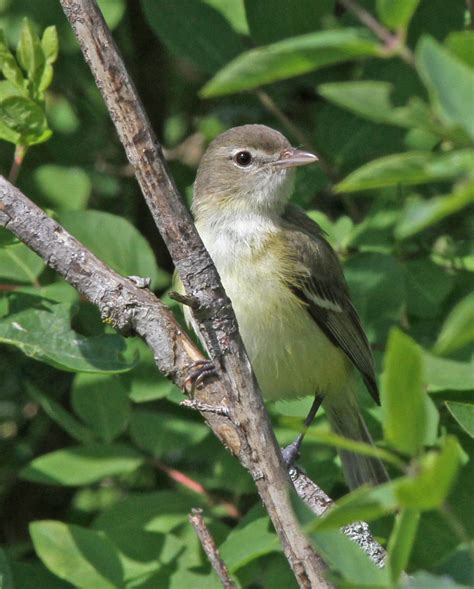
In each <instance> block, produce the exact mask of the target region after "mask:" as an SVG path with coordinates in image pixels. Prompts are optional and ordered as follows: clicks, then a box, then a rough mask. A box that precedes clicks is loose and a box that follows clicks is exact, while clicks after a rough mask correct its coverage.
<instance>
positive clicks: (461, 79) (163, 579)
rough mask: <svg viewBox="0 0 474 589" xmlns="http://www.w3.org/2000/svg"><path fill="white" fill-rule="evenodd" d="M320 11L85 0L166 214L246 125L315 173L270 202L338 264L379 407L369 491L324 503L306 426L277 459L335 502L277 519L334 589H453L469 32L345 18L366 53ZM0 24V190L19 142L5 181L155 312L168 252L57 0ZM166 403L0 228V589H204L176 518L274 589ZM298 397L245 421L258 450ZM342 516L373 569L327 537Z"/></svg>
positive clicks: (193, 546) (93, 316)
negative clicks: (170, 196) (152, 160)
mask: <svg viewBox="0 0 474 589" xmlns="http://www.w3.org/2000/svg"><path fill="white" fill-rule="evenodd" d="M341 4H343V3H341ZM341 4H336V3H335V1H334V0H293V1H289V0H245V1H244V0H174V1H172V0H142V1H141V2H138V1H135V0H130V1H129V2H128V3H127V2H126V1H125V0H102V1H101V2H100V5H101V7H102V9H103V11H104V14H105V16H106V18H107V21H108V23H109V26H110V27H111V28H112V29H113V31H114V36H115V38H116V40H117V42H118V45H119V46H120V48H121V51H122V52H123V54H124V56H125V60H126V62H127V65H128V67H129V70H130V73H131V75H132V76H133V78H134V80H135V82H136V84H137V86H138V89H139V92H140V94H141V96H142V98H143V100H144V102H145V106H146V109H147V111H148V113H149V115H150V117H151V120H152V121H153V124H154V126H155V129H156V131H157V133H158V136H159V137H160V138H161V139H162V142H163V144H164V146H165V147H166V150H167V157H168V159H169V160H170V162H171V169H172V172H173V174H174V177H175V178H176V181H177V183H178V185H179V187H180V189H181V191H182V193H183V194H184V195H186V198H188V199H189V198H190V195H191V191H192V182H193V178H194V174H195V169H196V166H197V164H198V161H199V157H200V155H201V154H202V151H203V149H204V147H205V145H206V144H207V143H208V142H209V141H210V140H211V139H212V138H213V137H214V136H215V135H217V134H218V133H219V132H221V131H223V130H224V129H226V128H228V127H230V126H234V125H238V124H243V123H249V122H260V123H266V124H268V125H271V126H273V127H277V128H279V129H281V130H282V131H283V132H284V133H285V134H287V135H288V136H289V137H290V138H291V140H292V141H293V142H294V143H295V144H300V143H302V142H305V143H306V144H307V145H308V146H311V147H312V148H313V149H315V150H316V151H317V153H318V154H320V156H321V165H320V166H319V167H310V168H305V169H302V170H301V171H299V173H298V174H299V175H298V182H297V190H296V195H295V200H296V201H297V202H298V203H299V204H300V205H302V206H304V207H305V208H306V209H308V211H309V214H310V215H311V216H312V217H313V218H315V219H316V220H317V221H318V222H319V223H320V224H321V225H322V226H323V227H324V229H325V230H326V231H327V233H328V235H329V238H330V240H331V242H332V244H333V245H334V247H335V249H336V251H337V252H338V254H339V256H340V258H341V260H342V261H343V263H344V265H345V272H346V276H347V279H348V282H349V284H350V287H351V291H352V294H353V298H354V301H355V304H356V306H357V308H358V309H359V311H360V313H361V316H362V319H363V323H364V325H365V327H366V329H367V333H368V336H369V339H370V341H371V343H372V345H373V348H374V350H375V354H376V359H377V362H378V366H379V373H380V375H381V384H382V401H383V403H382V408H377V407H374V406H373V404H372V403H371V401H370V400H369V399H368V398H367V395H366V394H365V393H364V391H362V390H361V403H362V404H363V406H364V412H365V415H366V417H367V421H368V423H369V426H370V429H371V431H372V433H373V436H374V439H375V440H376V442H377V446H378V450H377V452H378V453H379V454H380V455H381V456H382V457H383V458H384V459H385V460H386V461H387V465H388V467H389V468H390V470H391V474H392V475H393V482H392V483H390V484H388V485H384V486H383V487H380V488H378V489H361V490H358V491H357V492H355V493H352V494H347V489H346V487H345V485H344V482H343V478H342V474H341V470H340V465H339V462H338V460H337V454H336V450H335V449H336V448H337V447H341V446H343V445H344V444H348V443H349V445H351V443H350V442H346V441H344V440H341V439H339V438H337V436H334V435H332V434H330V433H329V432H328V429H327V424H326V421H325V418H324V415H321V416H319V417H318V419H317V422H316V425H315V426H314V427H313V428H312V430H311V431H310V433H309V434H308V439H307V441H306V444H305V447H304V450H303V455H302V459H301V460H302V463H303V464H304V466H305V468H306V469H307V471H308V473H309V474H310V476H312V477H313V478H314V479H315V480H316V481H317V482H318V483H319V484H320V485H321V486H322V487H323V488H324V489H325V490H326V491H327V493H328V494H329V495H330V496H331V497H333V498H335V499H339V501H338V505H337V507H336V508H335V509H334V510H333V511H332V512H331V513H330V514H328V515H327V516H326V517H324V518H322V519H320V520H317V521H315V520H314V517H313V516H312V515H311V514H308V512H307V511H306V510H305V509H304V508H303V506H302V505H301V504H299V503H298V502H297V501H296V499H295V508H296V509H297V511H298V513H299V515H300V517H301V521H302V522H304V524H305V525H306V526H307V530H308V533H309V534H310V535H311V537H312V539H313V541H314V543H315V545H316V546H317V548H318V550H319V551H320V552H321V553H322V554H323V555H324V556H325V558H326V559H327V562H328V563H329V564H330V566H331V574H332V578H333V579H334V581H335V583H336V585H337V586H338V587H341V588H349V587H351V588H355V587H384V588H389V587H391V588H393V587H399V586H409V587H413V588H415V587H416V588H428V587H430V588H443V589H444V588H452V587H462V586H464V587H467V586H472V585H473V584H474V575H473V561H472V543H471V537H472V531H473V529H474V510H473V509H472V496H473V494H472V493H473V458H472V457H473V439H472V438H473V436H474V404H473V403H474V398H473V390H474V370H473V365H472V352H473V341H474V299H473V294H472V286H473V272H474V247H473V242H472V234H473V233H472V231H473V227H472V203H473V202H474V165H473V164H474V152H473V141H474V107H473V104H474V101H473V98H474V70H473V68H474V33H473V32H472V21H471V16H470V14H469V9H468V7H466V4H465V2H464V1H463V0H450V2H446V1H445V0H420V1H418V0H397V2H395V1H390V0H376V1H374V0H364V1H362V0H361V2H360V3H359V5H360V6H362V7H364V8H366V9H367V10H368V11H370V13H371V14H372V15H373V16H375V17H376V18H377V19H378V21H379V23H381V24H383V25H384V26H385V27H386V29H387V30H389V31H390V33H391V35H392V37H391V39H392V41H393V40H395V41H396V42H395V43H391V45H390V46H387V45H385V46H384V45H383V44H382V42H381V41H380V40H379V39H378V38H377V37H375V36H374V35H373V33H372V32H371V31H369V30H368V29H367V27H365V26H364V25H362V24H361V23H360V22H359V21H358V19H357V18H355V17H354V15H352V14H351V13H350V12H347V11H346V10H344V8H343V6H342V5H341ZM468 4H469V3H468ZM471 6H472V4H471ZM24 17H28V19H29V23H30V24H29V25H28V23H24V22H23V19H24ZM22 23H23V24H22ZM470 23H471V24H470ZM51 26H55V27H56V30H57V33H58V36H59V46H60V49H59V57H58V59H57V62H56V63H54V62H55V59H56V55H55V34H54V29H51V28H50V29H48V32H47V33H46V35H45V37H43V39H45V40H43V42H42V43H41V42H40V40H39V37H37V35H38V34H39V35H43V31H44V30H45V29H46V27H51ZM22 27H23V28H22ZM0 28H2V29H3V32H4V35H5V38H4V39H3V38H2V39H0V65H1V68H2V73H3V78H4V80H3V81H0V138H2V139H4V141H2V142H0V170H1V171H2V173H3V174H4V175H8V172H9V169H10V166H11V163H12V159H13V151H14V149H15V147H14V144H15V145H21V146H22V148H21V149H23V148H25V147H27V150H26V157H25V160H24V163H23V165H22V166H21V169H20V172H19V176H18V181H17V184H18V186H19V187H20V188H21V189H22V190H23V191H24V192H25V193H26V194H27V195H29V196H30V197H31V198H32V199H33V200H34V201H35V202H37V203H38V204H39V205H41V206H43V207H45V208H47V209H48V211H50V213H51V214H52V215H55V216H56V218H58V220H59V221H60V222H61V223H62V224H63V225H64V226H65V227H66V228H67V229H68V230H69V231H71V232H72V233H73V234H74V235H76V236H77V237H78V238H79V239H80V240H81V241H83V242H84V243H85V244H86V245H87V246H88V247H90V248H91V249H92V250H93V251H94V252H96V253H97V254H98V255H99V256H100V257H101V258H102V259H104V260H105V261H106V262H107V263H109V264H110V265H111V266H112V267H113V268H115V269H116V270H117V271H119V272H121V273H122V274H124V275H132V274H133V275H142V276H149V277H150V278H151V279H152V288H153V289H154V290H155V291H156V292H157V293H159V294H160V295H162V296H163V297H164V299H165V300H167V302H169V303H171V302H170V301H169V299H168V298H167V296H166V291H167V289H168V288H169V287H170V275H171V272H172V267H171V265H170V260H169V257H168V255H167V253H166V251H165V249H164V246H163V244H162V242H161V240H160V238H159V236H158V235H157V234H156V230H155V228H154V226H153V223H152V220H151V218H150V215H149V213H148V211H147V210H146V208H145V206H144V204H143V200H142V198H141V197H140V194H139V190H138V188H137V185H136V182H135V181H134V179H133V177H132V173H131V171H130V168H129V167H128V166H127V163H126V161H125V159H124V154H123V150H122V148H121V146H120V144H119V142H118V140H117V137H116V135H115V132H114V130H113V126H112V123H111V121H110V119H109V116H108V114H107V112H106V109H105V107H104V105H103V102H102V100H101V98H100V95H99V93H98V91H97V89H96V87H95V85H94V83H93V81H92V78H91V75H90V73H89V71H88V68H87V67H86V65H85V64H84V62H83V58H82V55H81V53H80V51H79V49H78V46H77V44H76V42H75V40H74V37H73V35H72V32H71V31H70V29H69V25H68V23H67V21H66V19H65V17H64V16H63V14H62V12H61V9H60V6H59V2H57V1H56V0H42V2H31V1H30V0H1V1H0ZM18 41H20V47H19V51H18V54H17V56H16V58H15V57H14V55H15V51H14V48H15V47H16V46H17V43H18ZM10 50H12V53H10ZM53 67H54V70H55V71H54V79H53V81H52V84H51V86H50V87H49V88H48V86H49V84H50V82H51V76H52V68H53ZM47 88H48V90H47V91H46V89H47ZM45 91H46V92H45ZM275 107H276V108H275ZM45 112H46V117H45V114H44V113H45ZM282 113H283V114H284V116H286V117H287V118H288V119H289V120H290V121H291V123H292V125H291V124H290V126H288V125H287V124H285V122H284V120H283V119H282V117H281V115H282ZM45 141H47V142H45ZM44 142H45V143H44ZM36 143H42V144H41V145H40V146H34V145H35V144H36ZM23 151H25V150H24V149H23ZM17 155H18V150H17ZM176 312H179V311H178V310H177V309H176ZM181 399H182V397H181V394H180V393H179V391H177V390H176V389H175V388H174V387H173V386H172V385H171V384H170V383H169V382H167V381H166V380H164V379H163V378H162V377H161V376H160V375H159V374H158V373H157V371H156V370H155V368H154V364H153V359H152V357H151V353H150V352H149V351H148V350H147V349H146V347H145V346H144V344H142V343H141V342H140V341H138V340H137V339H133V338H131V339H127V340H126V339H124V338H122V337H121V336H119V335H116V334H114V333H113V331H112V330H111V329H110V328H109V327H108V326H107V325H104V324H103V323H102V322H101V320H100V317H99V316H98V313H97V311H96V310H95V308H93V307H92V306H91V305H89V304H88V303H87V302H85V301H83V300H81V299H80V298H79V296H78V295H77V293H76V292H75V291H74V290H73V289H72V288H71V287H69V286H68V285H67V284H66V283H65V282H64V281H62V280H61V279H59V278H58V277H57V276H56V275H55V274H54V273H53V272H52V271H51V270H49V269H48V268H47V267H46V266H45V265H44V263H43V262H42V261H41V260H40V259H39V258H38V257H37V256H36V255H35V254H33V253H31V252H30V251H29V250H28V249H27V248H26V247H25V246H24V245H22V244H21V243H18V242H17V241H16V240H15V239H14V238H13V237H12V236H11V234H9V233H8V232H7V231H6V230H1V231H0V444H1V446H0V448H1V457H2V458H1V462H0V513H1V518H0V520H1V525H0V543H1V544H2V547H3V550H2V551H0V587H1V588H2V589H13V588H16V589H30V588H31V587H32V584H31V583H32V579H34V587H35V588H37V589H43V588H47V589H66V588H70V587H78V588H82V589H112V588H114V589H115V588H120V589H125V588H126V589H132V588H133V589H152V588H156V587H170V588H176V589H178V588H181V587H184V586H187V585H188V584H191V583H192V584H193V587H195V588H196V589H198V588H200V587H202V588H206V589H207V588H212V587H218V586H219V584H218V581H217V579H216V577H215V576H214V573H213V572H212V571H211V570H210V567H209V565H208V563H207V561H206V559H205V558H204V556H203V554H202V553H201V549H200V547H199V544H198V541H197V539H196V537H195V535H194V533H193V531H192V529H191V528H190V526H189V524H188V523H187V514H188V513H189V510H190V509H191V507H197V506H202V507H203V508H204V510H205V514H206V517H207V519H208V523H209V527H210V529H211V530H212V532H213V534H214V536H215V538H216V541H217V543H218V544H219V546H220V548H221V553H222V556H223V557H224V559H225V561H226V563H227V564H228V566H229V568H230V570H231V572H232V574H233V575H234V576H235V578H236V579H237V581H238V583H239V584H240V586H242V587H262V588H269V589H270V588H274V587H285V588H286V587H293V586H295V582H294V580H293V578H292V576H291V574H290V572H289V570H288V567H287V564H286V562H285V560H284V558H283V557H282V555H281V553H280V550H279V545H278V542H277V540H276V537H275V535H274V533H273V532H272V530H271V527H270V526H269V522H268V519H267V518H266V516H265V514H264V512H263V510H262V507H261V505H260V502H259V500H258V498H257V496H256V494H255V491H254V487H253V484H252V481H251V480H250V479H249V477H248V476H247V474H246V473H245V472H244V471H243V470H242V468H241V467H240V466H239V464H238V463H237V462H236V461H235V460H234V459H232V458H231V457H230V455H228V454H227V453H226V451H225V450H224V449H223V448H222V447H221V446H220V444H219V443H218V442H217V441H216V440H215V439H214V437H213V436H212V435H211V433H210V431H209V430H208V429H207V428H206V427H205V426H204V425H203V423H202V422H201V419H200V418H199V416H198V415H195V414H193V413H192V412H190V411H188V410H184V409H183V408H181V407H180V406H179V402H180V401H181ZM310 402H311V399H303V400H301V401H298V402H293V403H282V402H280V403H275V404H269V410H270V412H271V415H272V419H273V421H274V424H275V430H276V434H277V436H278V439H279V441H280V443H281V444H282V445H283V444H285V443H287V442H288V441H290V439H291V438H292V437H293V436H294V432H295V431H296V430H298V428H299V427H300V426H301V422H302V417H303V416H304V414H305V412H306V410H307V408H308V405H309V403H310ZM358 449H359V450H360V451H363V452H367V451H369V450H367V448H364V447H362V448H358ZM358 519H366V520H370V521H371V522H372V524H371V525H372V529H373V531H374V533H375V534H376V535H377V537H378V539H379V540H380V542H381V543H383V544H384V545H385V546H386V547H388V551H389V559H388V565H387V567H386V568H385V569H384V570H381V569H377V568H376V567H375V566H374V565H373V564H372V563H371V562H370V561H369V560H368V558H367V557H366V556H365V555H364V554H363V553H362V552H361V551H360V550H359V549H358V548H357V547H356V546H355V545H354V544H352V543H351V542H350V541H349V540H348V539H347V538H345V537H344V536H343V535H342V534H341V533H340V532H339V531H338V529H339V527H340V526H342V525H345V524H347V523H348V522H351V521H357V520H358ZM403 570H405V571H407V572H409V573H410V575H411V577H410V578H409V579H406V578H404V577H403V576H401V572H402V571H403Z"/></svg>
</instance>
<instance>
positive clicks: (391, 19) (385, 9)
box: [376, 0, 420, 30]
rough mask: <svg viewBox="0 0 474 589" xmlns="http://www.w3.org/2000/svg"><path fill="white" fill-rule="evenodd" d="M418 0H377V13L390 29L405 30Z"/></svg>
mask: <svg viewBox="0 0 474 589" xmlns="http://www.w3.org/2000/svg"><path fill="white" fill-rule="evenodd" d="M419 3H420V0H395V1H394V0H377V4H376V8H377V15H378V17H379V18H380V20H381V21H382V22H383V23H384V24H385V25H387V27H389V28H390V29H402V30H406V28H407V27H408V24H409V22H410V20H411V17H412V16H413V14H414V13H415V10H416V9H417V7H418V4H419Z"/></svg>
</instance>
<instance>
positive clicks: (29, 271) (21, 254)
mask: <svg viewBox="0 0 474 589" xmlns="http://www.w3.org/2000/svg"><path fill="white" fill-rule="evenodd" d="M7 233H8V234H10V233H9V232H7ZM44 266H45V265H44V262H43V260H42V259H41V258H40V257H39V256H37V255H36V254H35V253H34V252H32V251H31V250H30V248H28V247H27V246H26V245H24V244H23V243H13V244H8V245H6V246H2V247H0V278H1V279H2V280H4V281H7V282H13V283H14V284H35V283H36V279H37V278H38V276H39V275H40V274H41V272H42V271H43V270H44Z"/></svg>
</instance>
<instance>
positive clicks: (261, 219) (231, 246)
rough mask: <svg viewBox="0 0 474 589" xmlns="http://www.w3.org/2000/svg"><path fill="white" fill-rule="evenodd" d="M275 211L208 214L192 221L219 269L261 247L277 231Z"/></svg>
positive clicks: (250, 254)
mask: <svg viewBox="0 0 474 589" xmlns="http://www.w3.org/2000/svg"><path fill="white" fill-rule="evenodd" d="M278 220H279V215H278V214H275V215H269V214H268V213H265V214H264V213H260V212H243V211H242V212H239V213H236V212H235V211H233V212H232V213H231V214H228V215H226V214H225V213H224V214H222V212H220V213H219V214H216V215H215V216H214V215H209V216H208V217H207V218H206V219H205V220H198V221H197V223H196V227H197V230H198V231H199V235H200V236H201V239H202V240H203V242H204V245H205V246H206V249H207V250H208V252H209V253H210V255H211V258H212V259H213V261H214V263H215V265H216V267H217V270H218V271H219V272H220V273H222V272H225V271H226V270H231V269H232V267H233V266H235V264H236V263H237V262H239V261H243V260H244V259H245V258H247V257H250V256H254V255H256V254H258V252H259V251H261V250H262V248H263V247H264V244H265V242H266V240H267V239H268V238H269V237H270V236H271V235H272V234H273V233H275V232H277V231H278Z"/></svg>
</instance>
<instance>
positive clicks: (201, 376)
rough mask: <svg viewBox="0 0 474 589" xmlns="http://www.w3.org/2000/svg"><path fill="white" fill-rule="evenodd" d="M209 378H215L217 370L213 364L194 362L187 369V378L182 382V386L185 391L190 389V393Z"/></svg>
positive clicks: (202, 361)
mask: <svg viewBox="0 0 474 589" xmlns="http://www.w3.org/2000/svg"><path fill="white" fill-rule="evenodd" d="M210 376H217V370H216V367H215V366H214V363H213V362H212V361H211V360H196V361H195V362H193V363H192V364H191V366H190V367H189V372H188V376H187V377H186V379H185V381H184V386H185V388H186V389H188V388H189V387H190V388H191V393H192V392H193V391H194V390H195V389H197V388H199V387H200V386H201V385H202V384H203V382H204V380H205V379H206V378H208V377H210Z"/></svg>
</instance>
